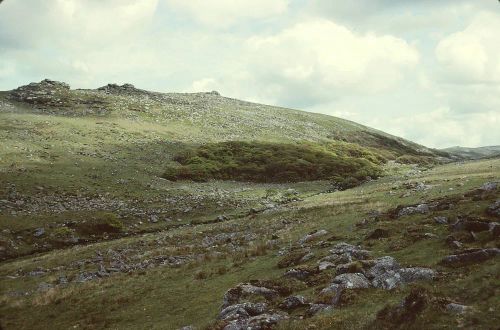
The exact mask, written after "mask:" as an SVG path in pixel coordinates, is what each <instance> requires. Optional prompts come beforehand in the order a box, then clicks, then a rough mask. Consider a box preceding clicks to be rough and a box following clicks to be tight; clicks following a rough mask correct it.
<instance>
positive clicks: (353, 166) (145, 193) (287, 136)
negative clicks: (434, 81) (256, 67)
mask: <svg viewBox="0 0 500 330" xmlns="http://www.w3.org/2000/svg"><path fill="white" fill-rule="evenodd" d="M0 140H1V141H2V143H1V144H0V260H1V263H0V302H1V303H0V328H2V329H3V328H5V329H11V328H13V329H18V328H27V329H31V328H43V327H47V328H51V329H59V328H60V329H67V328H89V329H92V328H120V329H127V328H130V329H137V328H148V329H177V328H178V327H181V326H183V325H187V324H193V325H194V326H196V327H198V328H200V329H205V328H208V329H222V328H224V327H225V326H226V325H227V324H229V323H232V324H233V325H235V326H236V328H237V329H239V328H245V329H246V328H248V326H250V325H252V326H254V325H255V327H254V328H257V329H258V328H259V324H260V328H262V327H264V328H265V324H267V325H270V324H271V325H272V324H274V323H276V322H277V323H278V324H275V325H276V327H278V328H281V329H304V328H307V327H310V328H315V329H331V328H384V327H385V328H395V327H397V326H400V327H401V328H411V327H412V326H413V327H414V328H416V329H418V328H432V327H434V328H443V327H445V326H448V325H450V324H455V323H456V324H457V326H464V327H466V328H467V327H469V328H484V329H486V328H491V327H493V326H495V325H496V324H498V321H499V320H498V316H497V314H498V313H495V312H496V311H497V310H498V308H500V306H499V302H498V299H497V298H496V297H498V294H496V292H495V276H496V275H495V274H498V263H497V261H496V260H497V259H495V257H496V256H497V255H498V252H499V251H500V250H498V249H496V248H498V247H499V242H498V228H499V227H498V224H497V223H496V221H497V219H498V202H496V199H498V198H499V197H498V196H499V195H498V186H497V184H496V183H495V181H499V177H500V164H499V161H498V160H488V161H481V162H471V163H465V164H448V165H440V166H436V161H437V160H439V159H440V157H442V156H447V154H446V153H442V152H439V151H435V150H431V149H428V148H425V147H423V146H419V145H417V144H414V143H412V142H409V141H406V140H404V139H401V138H397V137H394V136H391V135H388V134H385V133H383V132H380V131H377V130H373V129H371V128H368V127H365V126H362V125H359V124H356V123H353V122H350V121H346V120H342V119H339V118H335V117H330V116H325V115H319V114H313V113H307V112H301V111H297V110H290V109H283V108H278V107H272V106H266V105H260V104H254V103H248V102H243V101H239V100H234V99H229V98H225V97H222V96H220V95H218V94H217V93H214V92H212V93H194V94H179V93H153V92H147V91H144V90H140V89H136V88H134V87H133V86H131V85H123V86H117V85H107V86H104V87H102V88H99V89H96V90H71V89H70V88H69V86H67V85H66V84H64V83H59V82H54V81H42V82H41V83H35V84H30V85H28V86H23V87H20V88H18V89H16V90H13V91H8V92H0ZM390 160H397V162H390ZM412 162H415V163H417V164H403V163H412ZM419 164H420V165H419ZM422 165H424V166H422ZM179 173H181V174H183V175H181V176H179ZM285 174H286V175H285ZM336 176H341V177H342V178H344V179H355V180H354V184H352V185H350V186H356V187H355V188H353V189H347V190H344V191H338V190H337V189H336V188H338V185H333V184H332V183H333V182H332V180H333V179H337V178H336ZM368 176H370V177H371V178H367V177H368ZM165 178H168V179H169V180H167V179H165ZM186 178H187V179H195V181H190V180H184V179H186ZM374 178H376V180H372V179H374ZM304 179H307V181H303V180H304ZM237 180H238V181H237ZM347 181H349V182H350V180H347ZM349 182H348V183H349ZM487 182H489V183H487ZM485 183H487V184H485ZM436 217H438V220H435V218H436ZM443 217H445V218H446V219H443ZM446 224H448V225H446ZM357 245H360V247H357ZM471 253H472V257H471V256H470V255H469V254H471ZM450 254H453V255H458V254H460V255H462V254H463V255H464V256H465V257H456V258H458V259H459V260H461V258H465V259H467V260H468V262H464V264H461V263H458V264H453V262H449V261H446V260H447V259H446V258H447V256H448V255H450ZM476 257H477V258H476ZM392 258H394V259H392ZM443 260H445V261H443ZM452 260H453V258H452ZM471 260H472V261H473V262H470V261H471ZM476 261H477V262H476ZM450 263H451V264H450ZM455 266H456V267H455ZM339 276H340V277H339ZM353 281H355V283H356V285H354V282H353ZM351 282H352V284H349V283H351ZM353 286H357V288H353ZM297 296H298V297H297ZM405 297H406V298H405ZM404 298H405V299H406V300H407V301H408V303H407V304H406V305H405V304H400V301H401V300H402V299H404ZM240 303H241V304H240ZM451 303H460V304H466V305H468V306H469V307H470V308H469V309H468V310H467V311H468V312H467V313H464V314H459V315H458V314H453V312H450V311H449V309H452V311H453V310H457V309H458V310H460V308H463V309H464V310H465V309H466V307H457V306H455V307H453V305H452V306H451V307H449V305H450V304H451ZM221 304H224V306H225V307H226V308H227V309H224V311H222V310H221V309H220V307H221ZM68 306H78V308H71V309H70V308H68ZM398 306H400V307H398ZM401 306H403V307H405V306H407V307H408V308H406V307H405V308H406V309H405V308H403V307H401ZM415 306H416V309H415V308H414V307H415ZM384 307H385V308H384ZM332 308H334V310H333V311H332ZM401 308H403V309H401ZM238 327H239V328H238Z"/></svg>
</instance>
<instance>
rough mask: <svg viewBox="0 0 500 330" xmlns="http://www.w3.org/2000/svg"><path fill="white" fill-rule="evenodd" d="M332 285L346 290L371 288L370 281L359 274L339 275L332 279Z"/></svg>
mask: <svg viewBox="0 0 500 330" xmlns="http://www.w3.org/2000/svg"><path fill="white" fill-rule="evenodd" d="M333 283H335V284H339V285H341V286H342V287H344V288H346V289H366V288H369V287H370V286H371V284H370V281H368V279H367V278H366V277H365V275H363V274H361V273H347V274H340V275H338V276H336V277H335V278H334V279H333Z"/></svg>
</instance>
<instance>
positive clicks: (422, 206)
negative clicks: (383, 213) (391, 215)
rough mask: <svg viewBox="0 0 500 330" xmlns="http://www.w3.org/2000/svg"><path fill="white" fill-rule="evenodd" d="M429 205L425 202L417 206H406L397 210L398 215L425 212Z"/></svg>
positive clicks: (427, 211) (427, 210)
mask: <svg viewBox="0 0 500 330" xmlns="http://www.w3.org/2000/svg"><path fill="white" fill-rule="evenodd" d="M429 210H430V209H429V206H428V205H427V204H419V205H417V206H407V207H404V208H402V209H401V210H399V212H398V217H402V216H406V215H412V214H426V213H429Z"/></svg>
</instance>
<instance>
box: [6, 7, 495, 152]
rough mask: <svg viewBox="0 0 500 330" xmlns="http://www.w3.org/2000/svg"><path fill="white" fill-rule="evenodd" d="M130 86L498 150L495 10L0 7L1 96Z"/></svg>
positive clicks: (430, 142) (431, 142)
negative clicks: (29, 87) (56, 85)
mask: <svg viewBox="0 0 500 330" xmlns="http://www.w3.org/2000/svg"><path fill="white" fill-rule="evenodd" d="M44 78H50V79H54V80H60V81H64V82H67V83H69V84H70V85H71V86H72V88H97V87H100V86H103V85H105V84H107V83H120V84H121V83H132V84H134V85H135V86H136V87H138V88H143V89H148V90H153V91H159V92H199V91H212V90H217V91H219V92H220V93H221V94H222V95H224V96H228V97H234V98H239V99H244V100H248V101H255V102H259V103H265V104H272V105H279V106H284V107H290V108H296V109H301V110H305V111H312V112H318V113H324V114H329V115H334V116H338V117H342V118H346V119H349V120H353V121H356V122H359V123H362V124H365V125H368V126H371V127H374V128H378V129H380V130H383V131H386V132H388V133H391V134H395V135H398V136H401V137H404V138H407V139H410V140H413V141H415V142H418V143H421V144H423V145H426V146H429V147H435V148H444V147H449V146H455V145H461V146H467V147H477V146H484V145H499V144H500V2H499V1H498V0H469V1H465V0H439V1H436V0H419V1H415V0H398V1H394V0H358V1H345V0H50V1H47V0H4V1H3V2H2V3H1V4H0V90H10V89H13V88H15V87H18V86H20V85H25V84H27V83H29V82H32V81H40V80H42V79H44Z"/></svg>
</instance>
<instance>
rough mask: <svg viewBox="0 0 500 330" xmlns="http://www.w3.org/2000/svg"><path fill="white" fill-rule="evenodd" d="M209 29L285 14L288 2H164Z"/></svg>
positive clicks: (176, 0)
mask: <svg viewBox="0 0 500 330" xmlns="http://www.w3.org/2000/svg"><path fill="white" fill-rule="evenodd" d="M165 1H166V3H167V4H168V5H169V6H170V7H171V8H173V9H174V10H177V11H179V12H183V13H187V14H189V15H191V16H192V17H194V18H195V19H196V20H197V21H199V22H201V23H202V24H205V25H207V26H210V27H228V26H230V25H233V24H235V23H238V22H240V21H241V20H247V19H258V18H267V17H272V16H275V15H280V14H283V13H285V12H286V10H287V8H288V4H289V0H272V1H269V0H211V1H207V0H165Z"/></svg>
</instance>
